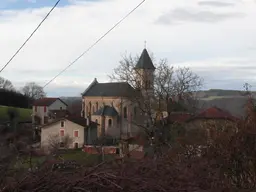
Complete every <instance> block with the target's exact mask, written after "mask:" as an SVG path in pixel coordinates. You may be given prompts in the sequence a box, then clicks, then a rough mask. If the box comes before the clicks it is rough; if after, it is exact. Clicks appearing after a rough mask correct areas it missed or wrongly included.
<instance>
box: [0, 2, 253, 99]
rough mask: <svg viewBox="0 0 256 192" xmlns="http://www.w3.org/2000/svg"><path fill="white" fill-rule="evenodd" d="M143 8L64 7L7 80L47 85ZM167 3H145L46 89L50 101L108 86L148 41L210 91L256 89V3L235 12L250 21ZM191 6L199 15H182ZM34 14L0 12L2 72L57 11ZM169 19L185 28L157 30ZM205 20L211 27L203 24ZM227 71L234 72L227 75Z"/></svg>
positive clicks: (120, 4)
mask: <svg viewBox="0 0 256 192" xmlns="http://www.w3.org/2000/svg"><path fill="white" fill-rule="evenodd" d="M140 1H141V0H130V1H123V0H101V1H98V2H96V3H93V2H92V1H91V2H90V3H89V4H88V3H86V2H80V3H78V4H69V5H66V6H58V7H57V8H56V9H55V10H54V11H53V12H52V14H51V15H50V17H49V18H48V19H47V20H46V21H45V22H44V23H43V25H42V26H41V27H40V29H39V30H38V31H37V32H36V33H35V35H34V36H33V37H32V38H31V40H30V41H29V42H28V43H27V45H26V46H25V47H24V49H22V50H21V52H20V53H19V54H18V55H17V56H16V57H15V58H14V59H13V61H12V62H11V63H10V65H9V66H8V67H7V68H6V69H5V70H4V71H3V72H2V73H1V74H0V76H3V77H4V78H7V79H10V80H11V81H12V82H13V84H14V86H16V87H17V88H19V87H21V86H23V85H24V84H25V83H26V82H28V81H36V82H37V83H39V84H40V85H44V84H45V83H46V82H47V81H49V80H50V79H51V78H53V77H54V76H55V75H57V74H58V73H59V72H60V71H61V70H62V69H64V68H65V67H66V66H67V65H69V64H70V63H71V62H72V61H74V59H76V58H77V57H78V56H79V55H80V54H81V53H82V52H83V51H85V50H86V49H87V48H88V47H89V46H90V45H92V44H93V43H94V42H95V41H96V40H97V39H98V38H99V37H100V36H101V35H103V34H104V33H105V32H106V31H107V30H109V29H110V28H111V27H112V26H113V25H114V24H115V23H116V22H117V21H119V20H120V19H121V18H122V17H123V16H124V15H125V14H127V13H128V12H129V11H130V10H131V9H133V8H134V7H135V6H136V5H137V4H139V3H140ZM161 1H162V3H161V4H159V3H158V1H146V2H145V3H144V4H143V5H142V6H141V7H140V8H139V9H138V10H136V11H135V12H134V13H133V14H132V15H130V16H129V17H128V18H127V19H126V20H125V21H124V22H123V23H122V24H121V25H119V26H118V27H117V28H115V29H114V30H113V31H112V32H111V33H109V34H108V35H107V36H106V37H105V38H104V39H103V40H102V41H100V42H99V43H98V44H97V45H96V46H95V47H94V48H93V49H91V50H90V51H89V52H88V53H87V54H85V55H84V56H83V57H82V58H81V59H80V60H78V61H77V62H76V63H75V64H74V65H72V66H71V67H70V68H69V69H68V70H67V71H65V72H64V73H63V74H62V75H60V76H59V77H58V78H56V80H55V81H53V82H52V83H51V84H50V85H49V86H47V87H46V91H47V93H48V96H67V95H69V96H71V95H72V94H73V95H74V96H76V95H79V94H80V93H81V92H83V91H84V90H85V89H86V87H87V85H88V84H90V83H91V82H92V81H93V79H94V78H95V77H96V78H97V79H98V80H99V81H100V82H106V81H108V77H107V76H108V75H109V74H111V72H112V71H113V69H114V68H115V67H116V66H117V65H118V64H119V60H120V59H121V56H122V54H123V53H125V52H126V51H127V53H128V54H129V53H131V54H132V55H135V54H140V53H141V51H142V49H143V48H144V41H145V40H146V41H147V49H148V50H149V51H152V52H154V55H155V56H156V58H157V59H160V58H167V59H168V61H169V63H170V64H171V65H175V66H184V65H188V66H190V67H191V68H192V70H193V71H195V72H196V73H198V74H199V75H201V76H203V77H204V79H205V82H207V87H208V88H211V87H215V88H216V87H217V86H219V87H223V86H226V84H229V85H228V86H226V87H230V86H231V85H230V84H232V85H233V86H236V85H237V86H238V87H240V85H238V84H240V83H239V82H240V81H241V79H246V78H247V77H248V79H247V80H251V82H252V83H251V84H253V82H256V80H255V78H254V75H253V73H254V74H255V73H256V71H255V70H254V66H253V63H255V61H256V60H255V51H254V50H248V47H255V46H256V37H255V33H256V26H255V25H252V23H253V22H254V20H255V19H254V18H255V17H256V13H255V8H256V4H247V3H245V4H243V5H240V4H239V5H237V6H234V7H232V11H233V12H234V13H240V12H241V13H246V17H241V16H238V15H235V16H230V17H229V16H226V15H225V14H227V15H229V13H230V10H226V12H225V13H223V12H218V11H217V10H216V12H210V14H209V13H206V14H202V13H201V12H202V10H201V8H202V6H198V4H197V1H196V0H191V1H186V3H184V2H183V1H173V2H172V3H171V4H170V1H169V0H161ZM36 4H38V3H36ZM51 6H52V5H51ZM184 6H189V7H192V8H191V10H190V9H185V8H184V9H181V8H180V7H184ZM28 7H29V6H28ZM28 7H27V8H26V9H19V10H14V9H13V10H10V9H8V11H6V10H3V11H0V29H1V35H0V42H1V43H0V50H1V62H0V67H2V66H3V65H4V64H5V63H6V62H7V61H8V60H9V59H10V57H11V56H12V55H13V54H14V52H15V51H16V50H17V49H18V47H20V46H21V45H22V43H23V42H24V41H25V39H26V38H27V37H28V36H29V34H30V33H31V32H32V31H33V30H34V29H35V27H36V26H37V25H38V23H39V22H40V21H41V20H42V18H43V17H44V16H45V15H46V13H47V12H48V11H49V9H50V8H51V7H50V6H42V7H41V8H33V9H32V8H28ZM113 7H115V9H113ZM171 8H172V9H173V10H176V12H174V13H175V14H174V16H173V15H172V12H173V11H172V12H171V13H170V9H171ZM180 9H181V10H185V12H186V11H187V12H188V13H183V16H182V13H177V10H180ZM206 11H207V10H206ZM222 11H223V10H222ZM181 12H182V11H181ZM207 12H208V11H207ZM233 12H232V13H233ZM163 13H169V14H170V15H171V16H172V18H171V19H172V20H171V22H173V23H174V22H177V21H179V22H181V21H184V22H183V25H156V23H155V21H156V19H157V18H159V17H161V16H163ZM211 13H212V14H211ZM216 14H217V15H219V14H221V15H223V14H224V15H225V16H224V18H223V16H222V17H221V19H219V18H218V19H217V20H221V21H223V22H216V21H215V22H214V21H212V20H214V19H215V20H216V18H215V16H212V15H216ZM184 15H185V16H184ZM191 15H192V16H191ZM195 15H196V16H195ZM205 15H206V16H205ZM209 15H210V16H209ZM190 16H191V17H193V19H191V18H189V17H190ZM195 17H196V19H195ZM199 17H206V18H207V19H206V18H199ZM209 17H210V18H214V19H209ZM230 18H233V19H230ZM168 19H170V18H168ZM200 19H201V20H202V19H203V20H206V21H203V22H200V25H197V23H198V20H200ZM185 21H186V22H185ZM192 21H195V22H192ZM209 22H210V23H211V25H209V24H208V23H209ZM229 62H230V63H229ZM231 62H232V63H231ZM223 65H224V66H229V67H224V69H223ZM241 66H243V67H244V68H245V69H243V68H242V67H241ZM223 71H224V72H223ZM217 80H218V81H217Z"/></svg>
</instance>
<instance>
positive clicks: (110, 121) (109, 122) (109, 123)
mask: <svg viewBox="0 0 256 192" xmlns="http://www.w3.org/2000/svg"><path fill="white" fill-rule="evenodd" d="M108 126H109V127H111V126H112V119H109V120H108Z"/></svg>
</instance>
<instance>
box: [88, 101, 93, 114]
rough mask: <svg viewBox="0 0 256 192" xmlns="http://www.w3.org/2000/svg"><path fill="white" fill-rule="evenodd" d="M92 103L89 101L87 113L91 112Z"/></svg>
mask: <svg viewBox="0 0 256 192" xmlns="http://www.w3.org/2000/svg"><path fill="white" fill-rule="evenodd" d="M91 110H92V103H91V102H89V113H91V112H92V111H91Z"/></svg>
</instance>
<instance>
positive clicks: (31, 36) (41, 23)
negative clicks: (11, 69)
mask: <svg viewBox="0 0 256 192" xmlns="http://www.w3.org/2000/svg"><path fill="white" fill-rule="evenodd" d="M59 2H60V0H58V1H57V2H56V3H55V5H54V6H53V7H52V8H51V10H50V11H49V12H48V13H47V15H46V16H45V17H44V18H43V20H42V21H41V22H40V23H39V25H38V26H37V27H36V28H35V29H34V31H33V32H32V33H31V34H30V36H29V37H28V38H27V39H26V41H25V42H24V43H23V44H22V45H21V46H20V48H19V49H18V50H17V51H16V52H15V53H14V55H13V56H12V57H11V59H10V60H9V61H8V62H7V63H6V64H5V65H4V66H3V67H2V69H1V70H0V73H1V72H2V71H3V70H4V69H5V68H6V67H7V66H8V65H9V64H10V62H11V61H12V60H13V59H14V57H15V56H16V55H17V54H18V53H19V52H20V50H21V49H22V48H23V47H24V46H25V45H26V43H27V42H28V41H29V40H30V38H31V37H32V36H33V35H34V33H35V32H36V31H37V30H38V29H39V27H40V26H41V25H42V24H43V22H44V21H45V20H46V19H47V18H48V17H49V15H50V14H51V12H52V11H53V10H54V9H55V7H56V6H57V5H58V4H59Z"/></svg>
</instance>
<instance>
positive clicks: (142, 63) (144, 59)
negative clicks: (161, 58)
mask: <svg viewBox="0 0 256 192" xmlns="http://www.w3.org/2000/svg"><path fill="white" fill-rule="evenodd" d="M145 46H146V45H145ZM135 69H151V70H155V69H156V68H155V66H154V64H153V62H152V60H151V58H150V56H149V54H148V51H147V49H146V47H145V48H144V49H143V51H142V53H141V55H140V58H139V61H138V63H137V64H136V66H135Z"/></svg>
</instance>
